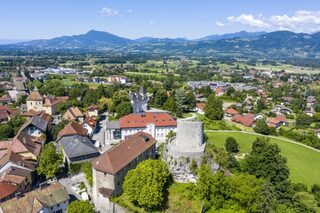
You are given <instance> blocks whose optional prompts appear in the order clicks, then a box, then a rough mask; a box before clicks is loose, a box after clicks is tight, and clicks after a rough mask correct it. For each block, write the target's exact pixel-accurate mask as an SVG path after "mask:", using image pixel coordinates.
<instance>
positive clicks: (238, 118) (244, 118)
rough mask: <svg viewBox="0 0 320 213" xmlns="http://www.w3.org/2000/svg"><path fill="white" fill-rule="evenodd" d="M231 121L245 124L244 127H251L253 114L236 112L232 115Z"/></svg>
mask: <svg viewBox="0 0 320 213" xmlns="http://www.w3.org/2000/svg"><path fill="white" fill-rule="evenodd" d="M232 121H233V122H236V123H239V124H242V125H243V126H246V127H252V126H253V124H254V122H255V120H254V115H253V114H250V113H248V114H245V115H240V114H236V115H234V116H233V118H232Z"/></svg>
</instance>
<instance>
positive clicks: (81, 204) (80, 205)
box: [67, 200, 95, 213]
mask: <svg viewBox="0 0 320 213" xmlns="http://www.w3.org/2000/svg"><path fill="white" fill-rule="evenodd" d="M67 212H68V213H79V212H81V213H94V212H95V211H94V205H93V204H91V203H90V202H89V201H83V200H76V201H73V202H72V203H70V205H69V206H68V208H67Z"/></svg>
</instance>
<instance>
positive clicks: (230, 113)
mask: <svg viewBox="0 0 320 213" xmlns="http://www.w3.org/2000/svg"><path fill="white" fill-rule="evenodd" d="M237 114H239V112H238V111H237V110H235V109H233V108H229V109H226V110H224V115H225V116H226V117H230V118H232V117H233V116H235V115H237Z"/></svg>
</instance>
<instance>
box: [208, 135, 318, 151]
mask: <svg viewBox="0 0 320 213" xmlns="http://www.w3.org/2000/svg"><path fill="white" fill-rule="evenodd" d="M205 132H230V133H235V132H236V133H245V134H250V135H257V136H262V137H268V138H273V139H281V140H283V141H286V142H289V143H293V144H297V145H299V146H303V147H306V148H308V149H311V150H313V151H316V152H320V150H318V149H316V148H313V147H311V146H308V145H305V144H302V143H299V142H296V141H293V140H290V139H286V138H281V137H276V136H271V135H262V134H258V133H255V132H247V131H234V130H205Z"/></svg>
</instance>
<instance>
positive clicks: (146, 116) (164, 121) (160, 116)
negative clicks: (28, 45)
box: [119, 112, 177, 128]
mask: <svg viewBox="0 0 320 213" xmlns="http://www.w3.org/2000/svg"><path fill="white" fill-rule="evenodd" d="M149 123H153V124H155V126H157V127H160V126H177V121H176V118H174V117H173V116H172V115H170V114H169V113H167V112H146V113H132V114H130V115H126V116H124V117H122V118H120V119H119V124H120V128H138V127H146V125H147V124H149Z"/></svg>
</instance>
